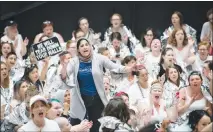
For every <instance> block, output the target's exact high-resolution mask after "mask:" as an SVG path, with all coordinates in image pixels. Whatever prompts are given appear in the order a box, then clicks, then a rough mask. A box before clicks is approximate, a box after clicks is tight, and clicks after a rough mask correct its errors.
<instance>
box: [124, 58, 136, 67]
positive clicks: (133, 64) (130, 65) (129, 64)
mask: <svg viewBox="0 0 213 132" xmlns="http://www.w3.org/2000/svg"><path fill="white" fill-rule="evenodd" d="M125 66H128V67H134V66H136V61H135V60H134V59H132V60H131V61H130V62H128V63H127V64H125Z"/></svg>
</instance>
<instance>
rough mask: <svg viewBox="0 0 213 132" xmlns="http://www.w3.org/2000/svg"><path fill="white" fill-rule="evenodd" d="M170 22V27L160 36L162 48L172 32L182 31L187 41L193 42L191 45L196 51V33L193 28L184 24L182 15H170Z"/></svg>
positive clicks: (177, 12)
mask: <svg viewBox="0 0 213 132" xmlns="http://www.w3.org/2000/svg"><path fill="white" fill-rule="evenodd" d="M171 22H172V25H171V26H170V27H169V28H168V29H166V31H165V32H164V33H163V36H161V42H162V47H165V46H166V45H167V40H168V38H169V37H170V36H171V34H172V32H173V30H175V29H176V30H178V29H183V30H184V31H185V32H186V35H187V36H186V37H187V38H188V39H192V40H193V42H194V43H193V45H194V47H195V49H196V47H197V39H196V33H197V31H196V30H195V29H194V28H192V27H191V26H189V25H188V24H185V23H184V21H183V15H182V13H181V12H179V11H175V12H174V13H173V14H172V17H171Z"/></svg>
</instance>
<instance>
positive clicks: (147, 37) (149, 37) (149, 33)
mask: <svg viewBox="0 0 213 132" xmlns="http://www.w3.org/2000/svg"><path fill="white" fill-rule="evenodd" d="M153 37H154V36H153V32H152V30H149V31H147V32H146V34H145V35H144V39H145V41H146V44H147V46H148V47H150V44H151V42H152V40H153Z"/></svg>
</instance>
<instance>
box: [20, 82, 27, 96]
mask: <svg viewBox="0 0 213 132" xmlns="http://www.w3.org/2000/svg"><path fill="white" fill-rule="evenodd" d="M28 86H29V85H28V83H27V82H23V83H22V84H21V86H20V90H19V95H20V96H21V98H22V99H24V98H25V92H26V90H27V88H28Z"/></svg>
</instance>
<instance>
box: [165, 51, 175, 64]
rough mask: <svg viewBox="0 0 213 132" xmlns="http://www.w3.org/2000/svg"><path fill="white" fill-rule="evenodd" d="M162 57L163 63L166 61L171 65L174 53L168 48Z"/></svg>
mask: <svg viewBox="0 0 213 132" xmlns="http://www.w3.org/2000/svg"><path fill="white" fill-rule="evenodd" d="M163 59H164V63H166V64H167V65H168V66H171V65H172V64H174V53H173V51H172V50H168V51H167V52H166V54H165V56H163Z"/></svg>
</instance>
